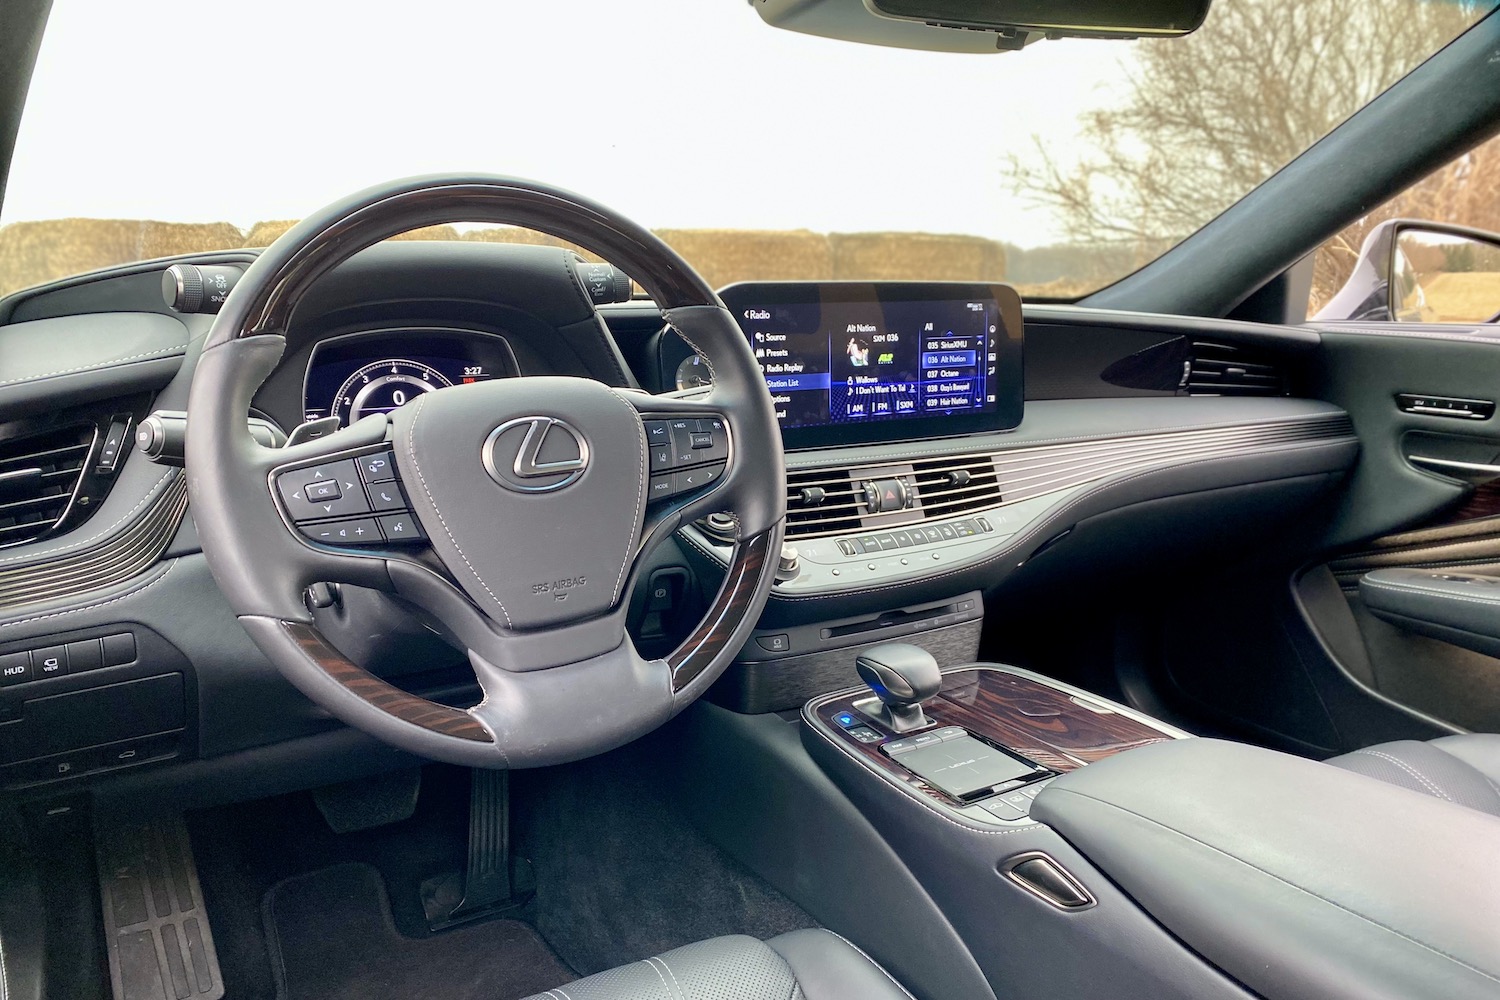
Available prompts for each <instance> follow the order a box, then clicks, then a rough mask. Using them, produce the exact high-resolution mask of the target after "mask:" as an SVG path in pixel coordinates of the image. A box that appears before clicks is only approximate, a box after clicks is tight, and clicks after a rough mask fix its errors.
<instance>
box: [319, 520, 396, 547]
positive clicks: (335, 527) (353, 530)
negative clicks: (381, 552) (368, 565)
mask: <svg viewBox="0 0 1500 1000" xmlns="http://www.w3.org/2000/svg"><path fill="white" fill-rule="evenodd" d="M301 528H302V533H303V534H304V535H306V536H307V537H308V538H311V539H312V540H313V541H315V542H324V543H326V544H328V545H380V544H382V543H383V542H384V541H385V536H384V535H382V534H381V533H380V525H379V524H378V523H376V521H375V519H374V518H373V517H356V518H351V519H349V520H347V521H328V522H325V523H323V524H304V525H302V526H301Z"/></svg>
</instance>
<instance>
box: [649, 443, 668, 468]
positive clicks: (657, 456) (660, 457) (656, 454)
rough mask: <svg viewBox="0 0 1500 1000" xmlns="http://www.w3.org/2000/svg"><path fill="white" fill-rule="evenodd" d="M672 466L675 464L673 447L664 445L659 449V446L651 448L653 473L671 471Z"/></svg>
mask: <svg viewBox="0 0 1500 1000" xmlns="http://www.w3.org/2000/svg"><path fill="white" fill-rule="evenodd" d="M672 465H673V462H672V446H671V445H662V446H660V447H658V446H657V445H652V446H651V471H652V472H661V471H662V470H664V469H670V468H671V467H672Z"/></svg>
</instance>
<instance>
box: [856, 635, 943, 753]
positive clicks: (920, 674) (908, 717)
mask: <svg viewBox="0 0 1500 1000" xmlns="http://www.w3.org/2000/svg"><path fill="white" fill-rule="evenodd" d="M854 669H855V670H856V671H858V672H859V679H860V680H862V681H864V682H865V683H866V684H868V685H870V690H872V691H874V692H875V697H877V698H879V699H880V702H881V707H880V709H879V710H878V712H876V713H873V714H874V715H875V717H876V718H878V719H879V720H880V721H881V722H883V723H885V725H886V726H888V727H890V729H891V731H892V732H896V733H909V732H911V731H912V730H913V729H921V728H922V727H923V726H930V725H933V724H934V723H933V722H932V720H931V719H929V718H927V715H926V713H924V712H923V711H922V702H924V701H926V700H927V699H928V698H931V697H932V696H933V695H935V694H937V693H938V689H939V688H940V687H942V686H943V675H942V673H941V672H940V671H939V670H938V665H937V660H935V659H933V658H932V654H931V653H929V652H927V650H925V649H923V648H921V647H920V646H912V645H909V644H908V643H904V642H887V643H883V644H881V645H879V646H871V647H870V648H869V649H867V650H865V651H864V652H863V653H860V654H859V656H858V657H856V658H855V660H854Z"/></svg>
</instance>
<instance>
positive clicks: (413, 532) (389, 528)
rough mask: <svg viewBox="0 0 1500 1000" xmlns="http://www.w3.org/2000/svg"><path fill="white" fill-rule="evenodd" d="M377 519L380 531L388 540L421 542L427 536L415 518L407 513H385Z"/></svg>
mask: <svg viewBox="0 0 1500 1000" xmlns="http://www.w3.org/2000/svg"><path fill="white" fill-rule="evenodd" d="M379 520H380V531H381V533H382V534H384V535H385V540H386V541H388V542H421V541H425V540H426V538H427V536H426V535H424V534H422V526H421V525H420V524H418V523H417V519H416V518H414V517H412V516H411V514H409V513H404V514H387V515H385V516H384V517H382V518H380V519H379Z"/></svg>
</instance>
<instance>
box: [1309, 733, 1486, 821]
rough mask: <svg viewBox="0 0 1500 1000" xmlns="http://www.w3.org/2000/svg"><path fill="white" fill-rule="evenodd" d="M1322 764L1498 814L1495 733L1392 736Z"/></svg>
mask: <svg viewBox="0 0 1500 1000" xmlns="http://www.w3.org/2000/svg"><path fill="white" fill-rule="evenodd" d="M1328 763H1330V764H1332V765H1334V766H1335V767H1342V768H1343V769H1344V770H1346V771H1354V772H1355V773H1357V774H1363V775H1367V776H1369V777H1371V778H1379V779H1380V780H1381V781H1386V782H1389V783H1391V784H1393V785H1400V786H1401V787H1402V788H1410V789H1411V790H1412V791H1414V792H1421V793H1423V794H1424V795H1431V796H1432V797H1433V798H1437V799H1446V800H1447V801H1449V802H1453V803H1455V804H1457V805H1461V806H1468V807H1469V808H1470V809H1477V810H1479V811H1480V812H1485V813H1489V814H1490V815H1491V816H1500V736H1495V735H1491V734H1488V733H1465V734H1464V735H1462V736H1444V737H1442V738H1441V739H1436V740H1432V741H1431V742H1429V743H1420V742H1418V741H1416V740H1398V741H1397V742H1395V743H1381V744H1379V745H1378V746H1373V747H1366V748H1365V749H1363V750H1356V751H1354V752H1353V753H1346V754H1344V755H1343V756H1341V757H1334V758H1332V759H1331V760H1329V761H1328Z"/></svg>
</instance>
